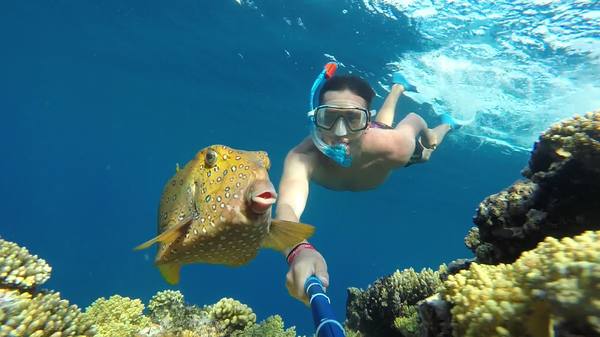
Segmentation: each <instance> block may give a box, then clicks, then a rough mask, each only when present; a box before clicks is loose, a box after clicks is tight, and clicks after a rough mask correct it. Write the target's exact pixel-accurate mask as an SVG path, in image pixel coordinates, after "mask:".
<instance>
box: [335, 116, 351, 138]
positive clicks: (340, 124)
mask: <svg viewBox="0 0 600 337" xmlns="http://www.w3.org/2000/svg"><path fill="white" fill-rule="evenodd" d="M333 133H334V134H335V135H336V136H337V137H343V136H345V135H347V134H348V130H346V123H344V119H343V118H338V120H337V121H336V122H335V125H334V126H333Z"/></svg>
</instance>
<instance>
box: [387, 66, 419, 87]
mask: <svg viewBox="0 0 600 337" xmlns="http://www.w3.org/2000/svg"><path fill="white" fill-rule="evenodd" d="M392 82H394V84H400V85H401V86H403V87H404V90H406V91H412V92H418V91H417V87H415V86H414V85H412V84H410V83H408V80H407V79H406V78H404V75H402V74H401V73H400V72H399V71H397V72H395V73H393V74H392Z"/></svg>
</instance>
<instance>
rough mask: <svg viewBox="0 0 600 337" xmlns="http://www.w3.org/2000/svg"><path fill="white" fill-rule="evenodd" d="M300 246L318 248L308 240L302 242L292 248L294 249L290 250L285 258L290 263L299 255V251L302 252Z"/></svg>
mask: <svg viewBox="0 0 600 337" xmlns="http://www.w3.org/2000/svg"><path fill="white" fill-rule="evenodd" d="M300 248H306V249H312V250H317V249H316V248H315V247H314V246H313V245H311V244H310V243H308V242H300V243H299V244H297V245H296V246H295V247H294V248H292V250H290V252H289V253H288V255H287V257H286V258H285V260H286V261H287V263H288V265H290V264H292V262H293V261H294V259H295V258H296V255H298V253H300V251H301V250H302V249H300Z"/></svg>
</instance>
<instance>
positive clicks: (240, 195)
mask: <svg viewBox="0 0 600 337" xmlns="http://www.w3.org/2000/svg"><path fill="white" fill-rule="evenodd" d="M270 165H271V163H270V161H269V157H268V155H267V153H266V152H262V151H241V150H235V149H232V148H230V147H227V146H224V145H213V146H209V147H207V148H204V149H202V150H201V151H199V152H198V153H197V154H196V157H195V158H194V159H192V160H191V161H190V162H189V163H188V164H187V165H185V167H184V168H183V169H179V167H177V169H176V174H175V176H173V177H172V178H171V179H170V180H169V181H168V182H167V184H166V185H165V188H164V190H163V194H162V197H161V201H160V207H159V211H158V233H159V235H158V236H157V237H155V238H154V239H151V240H149V241H147V242H145V243H143V244H141V245H139V246H137V247H136V248H135V249H136V250H137V249H144V248H148V247H150V246H151V245H152V244H154V243H158V244H159V249H158V253H157V255H156V259H155V263H156V265H157V266H158V268H159V270H160V272H161V274H162V275H163V277H164V278H165V279H166V280H167V282H169V283H170V284H176V283H178V282H179V271H180V268H181V266H182V265H184V264H190V263H214V264H224V265H229V266H240V265H244V264H246V263H248V262H250V261H251V260H252V259H253V258H254V257H256V255H257V253H258V250H259V249H260V248H261V247H264V248H273V249H276V250H280V251H283V250H284V249H285V248H287V247H290V246H292V245H294V244H296V243H298V242H300V241H302V240H304V239H306V238H308V237H310V236H311V235H312V234H313V232H314V227H312V226H310V225H306V224H300V223H295V222H290V221H283V220H274V219H271V206H272V205H273V204H274V203H275V201H276V200H277V194H276V192H275V189H274V187H273V184H272V183H271V181H270V180H269V174H268V172H267V171H268V169H269V167H270Z"/></svg>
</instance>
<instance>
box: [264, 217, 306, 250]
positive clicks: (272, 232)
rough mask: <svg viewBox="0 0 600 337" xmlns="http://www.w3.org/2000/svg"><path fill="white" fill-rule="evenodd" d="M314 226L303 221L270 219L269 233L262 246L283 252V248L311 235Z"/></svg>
mask: <svg viewBox="0 0 600 337" xmlns="http://www.w3.org/2000/svg"><path fill="white" fill-rule="evenodd" d="M314 232H315V227H313V226H311V225H307V224H303V223H298V222H293V221H285V220H272V221H271V226H270V228H269V235H267V237H266V238H265V241H264V242H263V243H262V246H263V247H265V248H272V249H275V250H278V251H281V252H283V251H284V250H285V249H287V248H289V247H291V246H293V245H295V244H297V243H298V242H300V241H303V240H306V239H308V238H309V237H311V236H312V235H313V234H314Z"/></svg>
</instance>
